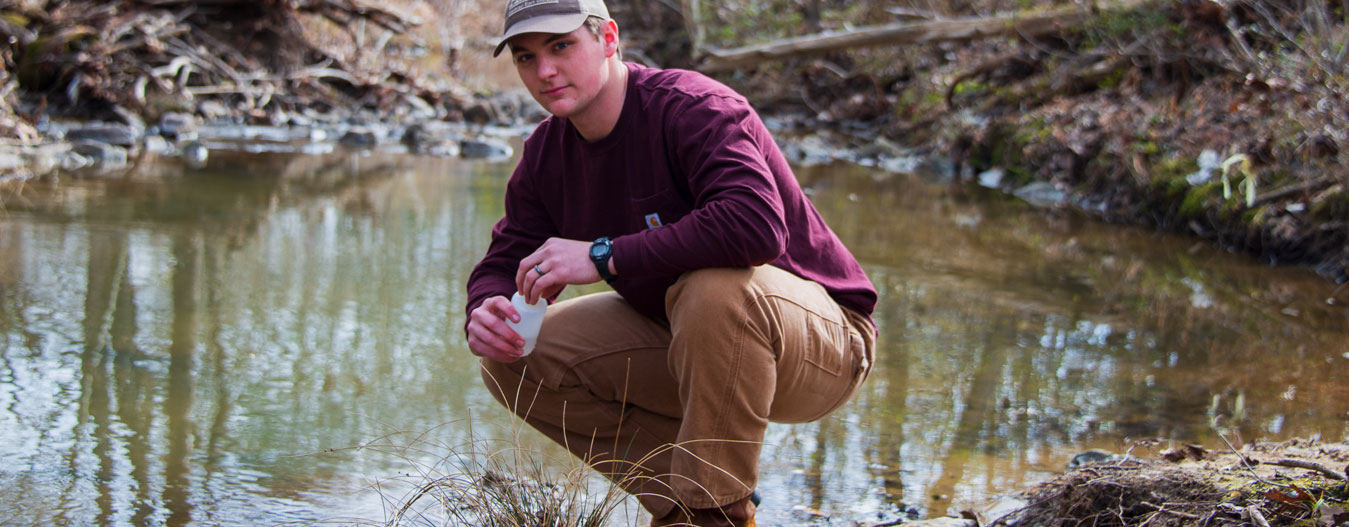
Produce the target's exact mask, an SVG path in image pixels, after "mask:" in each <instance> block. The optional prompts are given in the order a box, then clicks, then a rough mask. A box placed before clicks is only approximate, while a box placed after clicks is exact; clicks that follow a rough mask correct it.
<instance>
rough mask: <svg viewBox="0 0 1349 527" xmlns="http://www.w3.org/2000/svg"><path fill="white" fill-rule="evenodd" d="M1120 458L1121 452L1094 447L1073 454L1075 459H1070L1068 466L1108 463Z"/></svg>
mask: <svg viewBox="0 0 1349 527" xmlns="http://www.w3.org/2000/svg"><path fill="white" fill-rule="evenodd" d="M1119 459H1120V455H1119V454H1116V453H1114V452H1109V451H1106V450H1101V449H1097V448H1093V449H1091V450H1087V451H1085V452H1082V453H1079V454H1078V455H1076V456H1073V459H1070V460H1068V468H1078V467H1081V466H1083V465H1089V464H1091V463H1106V462H1112V461H1117V460H1119Z"/></svg>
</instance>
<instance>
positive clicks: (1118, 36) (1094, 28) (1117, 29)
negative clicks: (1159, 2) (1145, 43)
mask: <svg viewBox="0 0 1349 527" xmlns="http://www.w3.org/2000/svg"><path fill="white" fill-rule="evenodd" d="M1159 29H1160V30H1162V31H1163V32H1165V33H1164V35H1163V36H1164V37H1165V36H1170V37H1178V36H1180V35H1182V34H1183V28H1181V27H1180V25H1178V24H1176V23H1173V22H1171V20H1170V19H1169V17H1167V14H1166V12H1165V11H1163V10H1162V9H1158V8H1156V7H1153V6H1143V7H1138V8H1134V9H1127V10H1116V11H1103V12H1101V14H1100V16H1098V17H1096V18H1095V19H1092V20H1091V21H1090V22H1088V23H1087V24H1086V25H1085V26H1084V30H1085V31H1084V33H1085V35H1084V36H1085V37H1086V44H1087V45H1088V47H1098V46H1101V45H1106V44H1111V43H1116V42H1121V41H1124V42H1130V41H1133V40H1136V39H1137V38H1138V37H1139V36H1142V35H1146V34H1150V33H1153V32H1154V31H1157V30H1159Z"/></svg>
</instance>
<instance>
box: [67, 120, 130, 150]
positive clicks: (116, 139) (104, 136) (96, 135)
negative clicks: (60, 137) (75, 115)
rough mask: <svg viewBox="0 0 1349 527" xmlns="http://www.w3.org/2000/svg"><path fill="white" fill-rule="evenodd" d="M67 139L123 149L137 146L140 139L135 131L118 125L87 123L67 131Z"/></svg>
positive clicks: (126, 126)
mask: <svg viewBox="0 0 1349 527" xmlns="http://www.w3.org/2000/svg"><path fill="white" fill-rule="evenodd" d="M66 139H67V140H69V141H71V142H79V141H94V142H99V143H105V144H109V145H117V146H123V147H131V146H135V145H136V143H137V140H138V139H140V134H138V133H137V132H136V131H135V129H133V128H132V127H130V126H128V125H125V124H117V123H86V124H82V125H78V126H76V127H74V128H71V129H70V130H68V131H66Z"/></svg>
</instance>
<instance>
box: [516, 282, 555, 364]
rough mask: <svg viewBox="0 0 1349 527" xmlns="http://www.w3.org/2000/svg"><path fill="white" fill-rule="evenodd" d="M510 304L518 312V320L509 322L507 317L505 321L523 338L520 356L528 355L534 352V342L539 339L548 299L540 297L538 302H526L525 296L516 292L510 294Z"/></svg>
mask: <svg viewBox="0 0 1349 527" xmlns="http://www.w3.org/2000/svg"><path fill="white" fill-rule="evenodd" d="M511 305H512V306H514V307H515V311H516V312H518V313H520V321H519V322H511V320H510V319H509V318H508V319H506V323H507V324H510V326H511V329H513V330H515V332H516V333H519V334H520V336H521V337H524V339H525V348H524V353H522V354H521V356H525V355H529V354H530V353H533V352H534V344H536V343H538V341H539V327H541V326H543V315H544V313H545V312H547V311H548V301H547V300H544V299H542V298H540V299H539V301H538V303H535V304H526V303H525V297H523V296H520V293H518V292H517V293H515V294H514V295H511Z"/></svg>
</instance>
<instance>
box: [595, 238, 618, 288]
mask: <svg viewBox="0 0 1349 527" xmlns="http://www.w3.org/2000/svg"><path fill="white" fill-rule="evenodd" d="M613 256H614V244H613V242H611V241H609V237H608V236H600V237H599V239H596V240H595V243H592V244H590V261H592V262H595V270H596V271H599V272H600V278H603V279H604V281H605V282H608V283H611V284H612V283H614V280H617V279H618V277H617V276H614V273H611V272H609V258H612V257H613Z"/></svg>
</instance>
